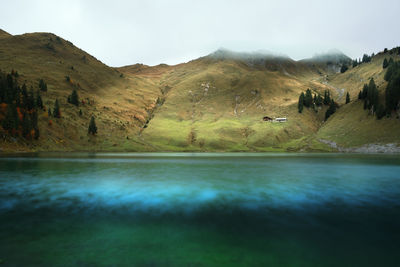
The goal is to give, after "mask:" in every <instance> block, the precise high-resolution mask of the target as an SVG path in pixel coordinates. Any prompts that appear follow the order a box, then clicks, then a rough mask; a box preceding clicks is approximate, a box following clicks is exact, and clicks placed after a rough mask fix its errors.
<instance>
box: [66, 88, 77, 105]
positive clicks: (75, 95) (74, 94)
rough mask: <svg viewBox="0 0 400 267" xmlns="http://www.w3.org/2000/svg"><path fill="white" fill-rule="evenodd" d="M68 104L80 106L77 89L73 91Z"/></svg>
mask: <svg viewBox="0 0 400 267" xmlns="http://www.w3.org/2000/svg"><path fill="white" fill-rule="evenodd" d="M68 102H69V103H71V104H73V105H75V106H79V97H78V92H77V91H76V90H75V89H74V90H73V91H72V94H71V96H69V97H68Z"/></svg>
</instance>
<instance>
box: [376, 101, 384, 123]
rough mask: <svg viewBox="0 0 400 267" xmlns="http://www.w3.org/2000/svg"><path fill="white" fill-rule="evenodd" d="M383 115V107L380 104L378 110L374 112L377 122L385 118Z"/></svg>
mask: <svg viewBox="0 0 400 267" xmlns="http://www.w3.org/2000/svg"><path fill="white" fill-rule="evenodd" d="M385 115H386V112H385V107H384V106H383V105H382V104H380V105H379V106H378V109H377V110H376V118H377V119H378V120H380V119H382V118H383V116H385Z"/></svg>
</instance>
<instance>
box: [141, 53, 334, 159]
mask: <svg viewBox="0 0 400 267" xmlns="http://www.w3.org/2000/svg"><path fill="white" fill-rule="evenodd" d="M271 68H273V70H271ZM135 75H139V76H140V75H141V74H139V73H137V74H135ZM316 77H317V74H316V72H313V71H312V70H311V69H309V68H308V67H307V66H305V65H303V64H296V62H294V61H292V60H290V59H286V60H282V59H279V60H276V59H269V60H266V61H265V62H262V64H261V65H254V64H248V62H246V61H242V60H237V59H234V60H232V59H230V58H227V59H215V58H213V57H205V58H200V59H198V60H195V61H192V62H189V63H187V64H182V65H178V66H174V67H173V68H172V69H170V70H169V71H168V72H166V73H165V74H164V77H163V78H162V80H161V84H162V86H164V87H168V88H170V90H169V92H168V93H167V94H166V96H165V102H164V103H163V105H162V106H160V107H159V108H158V109H157V111H156V112H155V114H154V118H153V119H152V120H151V121H150V123H149V125H148V127H147V128H146V129H145V130H144V131H143V133H142V138H143V140H145V141H146V142H151V143H152V144H153V145H154V146H155V147H156V148H157V149H160V150H183V151H184V150H207V151H208V150H221V151H230V150H234V151H238V150H243V151H246V150H275V149H283V148H284V147H287V146H290V143H293V140H296V139H301V138H303V136H304V135H310V134H314V133H316V132H317V130H318V128H319V125H320V123H321V122H322V116H321V114H322V113H323V112H322V111H321V112H320V113H315V112H313V111H306V112H304V113H303V114H299V113H298V112H297V100H298V96H299V94H300V92H301V91H305V90H306V89H307V88H313V89H314V90H316V91H320V92H322V91H323V90H325V89H327V88H328V87H327V86H326V85H324V84H321V83H317V82H315V81H312V78H316ZM264 116H270V117H287V118H288V122H287V123H271V122H264V121H263V120H262V118H263V117H264Z"/></svg>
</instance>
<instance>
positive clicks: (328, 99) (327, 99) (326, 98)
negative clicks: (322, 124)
mask: <svg viewBox="0 0 400 267" xmlns="http://www.w3.org/2000/svg"><path fill="white" fill-rule="evenodd" d="M330 103H331V93H330V92H329V90H325V92H324V105H329V104H330Z"/></svg>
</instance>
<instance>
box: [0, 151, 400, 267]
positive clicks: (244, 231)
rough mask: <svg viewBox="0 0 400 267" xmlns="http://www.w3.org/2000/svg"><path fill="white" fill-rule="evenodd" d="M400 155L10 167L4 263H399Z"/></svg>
mask: <svg viewBox="0 0 400 267" xmlns="http://www.w3.org/2000/svg"><path fill="white" fill-rule="evenodd" d="M399 251H400V157H399V156H390V155H348V154H347V155H343V154H240V153H238V154H168V153H167V154H152V153H150V154H77V153H75V154H36V155H24V156H18V155H8V156H4V157H1V158H0V263H2V265H0V266H266V265H269V266H398V265H399V262H400V253H399Z"/></svg>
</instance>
